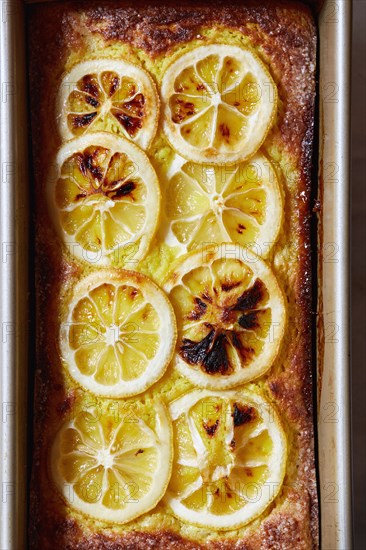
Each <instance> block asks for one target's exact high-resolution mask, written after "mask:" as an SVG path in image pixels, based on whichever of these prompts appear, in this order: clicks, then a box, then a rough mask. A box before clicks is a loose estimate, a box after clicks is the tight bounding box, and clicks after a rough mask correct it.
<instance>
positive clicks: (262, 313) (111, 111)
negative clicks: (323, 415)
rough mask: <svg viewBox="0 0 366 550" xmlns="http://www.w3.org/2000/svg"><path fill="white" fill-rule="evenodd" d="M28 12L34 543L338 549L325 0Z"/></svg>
mask: <svg viewBox="0 0 366 550" xmlns="http://www.w3.org/2000/svg"><path fill="white" fill-rule="evenodd" d="M27 26H28V51H29V90H30V97H31V105H30V109H31V126H32V153H33V171H34V177H33V180H32V181H33V183H32V185H33V190H34V206H35V213H34V222H35V256H36V257H35V274H36V275H35V295H36V336H37V342H36V348H37V349H36V368H35V372H34V378H35V394H34V420H33V422H34V430H33V452H32V456H33V460H32V476H31V486H30V501H29V504H30V512H29V514H30V515H29V541H30V547H31V548H33V549H37V550H48V549H55V548H56V549H65V550H66V549H73V550H76V549H78V550H87V549H93V550H95V549H100V550H102V549H109V550H112V549H115V550H117V549H122V548H125V549H145V548H156V549H164V550H165V549H173V548H174V549H175V548H182V549H183V548H184V549H200V548H202V549H203V548H212V549H215V548H217V549H231V548H232V549H234V548H238V549H239V548H240V549H242V550H244V549H245V550H257V549H258V550H259V549H261V550H264V549H279V550H290V549H291V550H295V549H296V550H301V549H304V550H305V549H306V550H308V549H313V548H318V504H317V485H316V469H315V452H314V428H313V420H314V418H313V397H312V376H313V364H312V355H311V349H312V340H311V330H312V319H311V252H310V215H311V206H310V198H311V168H312V166H311V162H312V142H313V132H314V102H315V62H316V28H315V24H314V21H313V18H312V15H311V12H310V10H309V9H308V8H307V7H305V6H304V5H303V4H301V3H298V2H290V1H286V2H282V1H281V2H280V1H278V2H268V1H265V2H257V1H251V2H244V1H243V2H225V1H224V2H215V3H214V4H213V5H211V4H210V3H205V2H194V3H193V2H192V3H190V2H184V3H182V4H181V5H180V4H178V3H176V2H174V3H170V2H168V1H167V2H153V3H147V2H133V3H132V2H118V3H110V2H100V3H98V2H50V3H39V4H32V5H31V6H28V12H27Z"/></svg>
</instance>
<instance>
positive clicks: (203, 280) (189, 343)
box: [165, 244, 286, 389]
mask: <svg viewBox="0 0 366 550" xmlns="http://www.w3.org/2000/svg"><path fill="white" fill-rule="evenodd" d="M165 290H166V291H167V293H168V294H169V297H170V300H171V302H172V304H173V307H174V309H175V313H176V317H177V324H178V341H177V350H176V355H175V365H176V367H177V368H178V370H179V371H180V372H181V373H182V374H183V375H184V376H186V377H187V378H189V379H190V380H191V382H193V383H194V384H196V385H198V386H201V387H206V388H211V389H225V388H231V387H234V386H237V385H239V384H243V383H244V382H248V381H250V380H253V379H255V378H258V377H259V376H261V375H262V374H263V373H265V372H266V371H267V370H268V369H269V368H270V367H271V365H272V363H273V361H274V359H275V357H276V355H277V353H278V350H279V347H280V344H281V340H282V337H283V333H284V328H285V317H286V315H285V305H284V299H283V296H282V292H281V290H280V288H279V286H278V283H277V281H276V278H275V276H274V275H273V273H272V272H271V270H270V268H269V267H268V266H267V265H266V264H265V262H264V261H263V260H262V259H261V258H259V257H258V256H257V255H256V254H254V253H253V252H251V251H250V250H248V249H244V248H242V247H240V246H239V245H234V244H221V245H212V246H209V247H206V248H204V247H203V248H202V249H201V250H197V251H194V252H191V253H189V254H187V255H186V256H183V257H182V258H181V259H179V260H178V261H177V263H176V265H175V267H173V269H172V271H171V273H170V275H169V277H168V280H167V282H166V284H165Z"/></svg>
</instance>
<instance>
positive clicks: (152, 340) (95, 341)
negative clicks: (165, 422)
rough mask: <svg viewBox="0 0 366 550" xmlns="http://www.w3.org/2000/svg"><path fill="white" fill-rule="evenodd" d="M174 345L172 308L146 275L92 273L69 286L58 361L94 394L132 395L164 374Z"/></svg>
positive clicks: (112, 272)
mask: <svg viewBox="0 0 366 550" xmlns="http://www.w3.org/2000/svg"><path fill="white" fill-rule="evenodd" d="M175 342H176V322H175V317H174V312H173V308H172V306H171V305H170V302H169V300H168V299H167V297H166V296H165V294H164V292H163V291H162V290H160V288H159V287H158V286H157V285H155V283H153V282H152V281H151V280H150V279H149V278H148V277H146V276H145V275H142V274H140V273H135V272H133V271H124V270H120V271H115V272H114V271H108V272H107V271H104V270H102V271H98V272H97V273H93V274H91V275H89V276H88V277H85V278H84V279H82V280H81V281H80V282H79V283H78V284H77V285H76V287H75V290H74V295H73V297H72V300H71V303H70V305H69V307H68V309H67V316H66V318H65V319H64V321H63V323H62V325H61V332H60V348H61V357H62V359H63V361H64V363H65V367H66V369H67V370H68V371H69V373H70V374H71V376H72V377H73V378H74V380H76V382H78V383H79V384H80V385H81V386H82V387H84V388H85V389H87V390H89V391H91V392H93V393H94V394H97V395H103V396H110V397H125V396H128V395H136V394H138V393H140V392H142V391H144V390H145V389H146V388H148V387H149V386H151V385H152V384H153V383H154V382H156V381H157V380H158V379H159V378H160V377H161V376H162V375H163V373H164V372H165V370H166V368H167V366H168V364H169V362H170V360H171V358H172V355H173V353H174V347H175Z"/></svg>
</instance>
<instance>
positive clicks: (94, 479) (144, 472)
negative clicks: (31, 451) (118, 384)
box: [49, 403, 173, 523]
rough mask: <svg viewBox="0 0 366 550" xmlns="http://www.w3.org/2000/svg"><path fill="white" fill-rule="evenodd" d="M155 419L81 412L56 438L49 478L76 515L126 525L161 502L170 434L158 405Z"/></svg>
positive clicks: (169, 461) (168, 462)
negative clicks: (80, 514) (77, 512)
mask: <svg viewBox="0 0 366 550" xmlns="http://www.w3.org/2000/svg"><path fill="white" fill-rule="evenodd" d="M153 410H154V413H155V414H154V418H153V419H150V420H149V421H148V420H145V419H144V420H143V419H141V418H137V417H136V418H134V419H133V420H131V418H130V417H129V416H128V415H127V416H126V417H125V418H123V417H122V418H118V415H116V414H106V415H104V414H103V415H101V414H100V412H99V413H98V412H97V411H92V410H88V411H83V412H81V413H79V414H78V415H76V417H75V418H73V419H72V420H71V421H66V422H65V423H64V424H63V425H62V426H61V428H60V430H59V431H58V433H57V434H56V437H55V440H54V442H53V445H52V448H51V451H50V456H49V467H50V473H51V477H52V479H53V481H54V483H55V484H56V487H57V489H58V491H59V492H60V494H61V496H62V497H63V498H64V500H65V501H66V502H67V504H68V505H70V506H71V507H72V508H74V509H75V510H77V511H79V512H81V513H83V514H84V515H87V516H90V517H93V518H95V519H98V520H103V521H107V522H109V523H126V522H128V521H131V520H132V519H134V518H136V517H138V516H140V515H141V514H144V513H145V512H148V511H149V510H151V509H152V508H154V506H155V505H156V504H157V503H158V502H159V500H160V499H161V498H162V497H163V495H164V493H165V491H166V488H167V485H168V482H169V478H170V475H171V466H172V452H173V449H172V447H173V446H172V428H171V422H170V420H169V419H168V414H167V411H166V410H165V408H164V406H163V405H162V404H161V403H156V404H155V405H154V409H153Z"/></svg>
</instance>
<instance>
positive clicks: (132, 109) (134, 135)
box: [57, 59, 159, 149]
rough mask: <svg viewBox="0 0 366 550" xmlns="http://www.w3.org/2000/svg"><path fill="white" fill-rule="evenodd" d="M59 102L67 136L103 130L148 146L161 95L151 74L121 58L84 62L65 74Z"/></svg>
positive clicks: (61, 130) (63, 130)
mask: <svg viewBox="0 0 366 550" xmlns="http://www.w3.org/2000/svg"><path fill="white" fill-rule="evenodd" d="M57 103H58V105H57V108H58V110H57V113H58V119H59V127H60V133H61V136H62V138H63V139H64V140H68V139H71V138H73V137H77V136H80V135H83V134H85V133H86V132H90V131H92V132H97V131H100V130H104V131H109V132H113V133H115V134H120V135H122V136H124V137H126V138H129V139H131V140H132V141H134V142H135V143H137V144H138V145H139V146H140V147H142V148H143V149H146V148H147V147H148V146H149V145H150V143H151V141H152V139H153V137H154V136H155V133H156V130H157V126H158V119H159V99H158V94H157V92H156V88H155V84H154V82H153V80H152V78H151V77H150V75H149V74H148V73H147V72H146V71H145V70H144V69H142V68H141V67H137V66H136V65H133V64H131V63H128V62H126V61H122V60H116V59H94V60H91V61H84V62H83V63H79V64H78V65H76V66H75V67H74V68H73V69H72V70H71V71H70V72H69V73H68V74H66V75H65V76H64V77H63V79H62V82H61V86H60V90H59V95H58V102H57ZM59 115H61V116H59Z"/></svg>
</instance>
